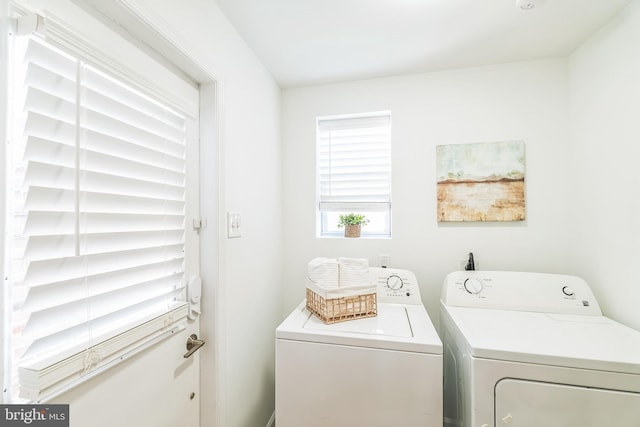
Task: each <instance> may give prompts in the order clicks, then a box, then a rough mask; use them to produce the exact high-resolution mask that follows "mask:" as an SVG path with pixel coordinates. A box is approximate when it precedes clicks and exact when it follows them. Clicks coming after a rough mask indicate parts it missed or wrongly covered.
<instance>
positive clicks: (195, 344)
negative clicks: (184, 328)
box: [184, 334, 204, 359]
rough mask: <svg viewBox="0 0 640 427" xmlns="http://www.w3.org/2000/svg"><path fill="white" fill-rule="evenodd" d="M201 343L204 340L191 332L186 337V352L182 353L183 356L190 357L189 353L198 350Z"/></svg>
mask: <svg viewBox="0 0 640 427" xmlns="http://www.w3.org/2000/svg"><path fill="white" fill-rule="evenodd" d="M203 345H204V340H199V339H198V336H197V335H196V334H191V336H189V338H187V352H186V353H185V354H184V358H185V359H186V358H187V357H191V355H192V354H193V353H195V352H196V351H198V349H200V347H202V346H203Z"/></svg>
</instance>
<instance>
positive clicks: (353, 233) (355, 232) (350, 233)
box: [344, 224, 362, 237]
mask: <svg viewBox="0 0 640 427" xmlns="http://www.w3.org/2000/svg"><path fill="white" fill-rule="evenodd" d="M361 228H362V226H361V225H360V224H357V225H350V224H348V225H345V227H344V237H360V231H361Z"/></svg>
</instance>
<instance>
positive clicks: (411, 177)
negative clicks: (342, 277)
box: [282, 60, 571, 323]
mask: <svg viewBox="0 0 640 427" xmlns="http://www.w3.org/2000/svg"><path fill="white" fill-rule="evenodd" d="M566 70H567V66H566V61H564V60H547V61H536V62H526V63H516V64H506V65H496V66H487V67H479V68H470V69H463V70H453V71H444V72H438V73H428V74H419V75H412V76H404V77H393V78H384V79H375V80H365V81H356V82H347V83H342V84H331V85H324V86H315V87H307V88H298V89H290V90H285V91H283V96H282V98H283V113H282V114H283V143H284V153H283V156H284V161H283V171H284V172H283V173H284V183H285V184H284V218H285V224H286V228H285V282H286V285H287V287H286V293H285V301H286V306H285V312H288V311H290V310H291V309H292V308H293V307H294V306H295V305H297V304H298V303H299V302H300V301H301V300H302V299H303V297H304V293H303V292H304V287H305V277H306V264H307V262H308V261H309V260H310V259H312V258H313V257H316V256H352V257H366V258H369V260H370V263H371V264H372V265H377V262H378V255H379V254H390V255H391V266H395V267H398V268H407V269H410V270H413V271H414V272H415V273H416V275H417V278H418V281H419V282H420V285H421V293H422V298H423V301H424V302H425V304H426V307H427V310H428V311H429V313H430V315H431V317H432V319H433V320H434V322H435V323H438V305H437V304H438V301H439V296H440V288H441V286H442V282H443V279H444V276H445V275H446V274H447V273H448V272H450V271H451V270H455V269H458V266H459V260H461V259H464V258H466V256H467V253H468V252H469V251H473V253H474V254H475V256H476V257H477V259H478V260H479V263H480V268H481V269H484V270H488V269H496V270H532V271H543V272H557V273H566V272H567V268H568V267H567V260H568V253H567V252H568V251H567V247H568V230H567V224H568V222H569V220H570V218H569V216H568V213H567V211H568V207H569V206H568V200H567V197H568V182H567V179H568V178H570V177H571V174H570V173H569V172H570V170H571V169H570V167H569V165H567V162H566V159H567V150H568V148H569V144H568V140H569V123H568V111H569V109H568V95H567V72H566ZM385 109H389V110H391V113H392V162H393V164H392V168H393V171H392V173H393V175H392V180H393V184H392V185H393V195H392V197H393V224H392V228H393V238H392V239H390V240H369V239H355V240H353V239H348V240H347V239H319V238H316V237H315V236H314V232H315V226H314V221H315V177H314V170H315V163H314V162H315V117H316V116H322V115H331V114H346V113H358V112H367V111H379V110H385ZM514 139H522V140H524V141H525V144H526V205H527V219H526V221H525V222H517V223H448V224H442V223H438V222H437V221H436V173H435V146H436V145H439V144H457V143H470V142H490V141H502V140H514ZM283 314H284V313H283Z"/></svg>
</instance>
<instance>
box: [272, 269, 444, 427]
mask: <svg viewBox="0 0 640 427" xmlns="http://www.w3.org/2000/svg"><path fill="white" fill-rule="evenodd" d="M370 272H371V280H372V281H373V282H374V283H376V284H377V300H378V311H377V313H378V314H377V316H376V317H369V318H364V319H358V320H350V321H346V322H340V323H334V324H329V325H328V324H325V323H323V322H322V321H320V320H319V319H318V318H317V317H316V316H314V315H312V314H311V313H310V312H309V311H308V310H307V309H306V308H305V303H304V302H302V303H301V304H300V305H299V306H298V307H297V308H296V309H295V310H294V311H293V312H292V313H291V314H290V315H289V316H288V317H287V318H286V319H285V320H284V322H282V324H281V325H280V326H279V327H278V328H277V329H276V425H277V426H278V427H303V426H304V427H320V426H327V427H329V426H330V427H347V426H348V427H354V426H355V427H400V426H402V427H436V426H438V427H441V426H442V342H441V341H440V338H439V336H438V334H437V333H436V330H435V328H434V327H433V324H432V322H431V320H430V318H429V316H428V314H427V311H426V310H425V308H424V305H423V304H422V300H421V298H420V290H419V288H418V282H417V280H416V277H415V275H414V274H413V273H412V272H410V271H407V270H400V269H392V268H371V269H370Z"/></svg>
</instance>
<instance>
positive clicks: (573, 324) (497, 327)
mask: <svg viewBox="0 0 640 427" xmlns="http://www.w3.org/2000/svg"><path fill="white" fill-rule="evenodd" d="M441 308H442V313H443V314H444V316H443V321H445V322H447V324H450V322H451V321H453V323H455V328H456V329H457V333H461V334H462V335H463V336H464V340H465V341H466V342H467V344H468V351H469V352H470V353H471V354H472V355H473V356H475V357H478V358H485V359H496V360H506V361H514V362H525V363H537V364H543V365H552V366H563V367H576V368H584V369H592V370H601V371H611V372H620V373H632V374H640V363H638V361H640V332H638V331H635V330H633V329H631V328H629V327H627V326H624V325H622V324H620V323H617V322H615V321H613V320H611V319H609V318H607V317H604V316H581V315H572V314H549V313H531V312H520V311H506V310H489V309H478V308H463V307H446V306H441Z"/></svg>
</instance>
